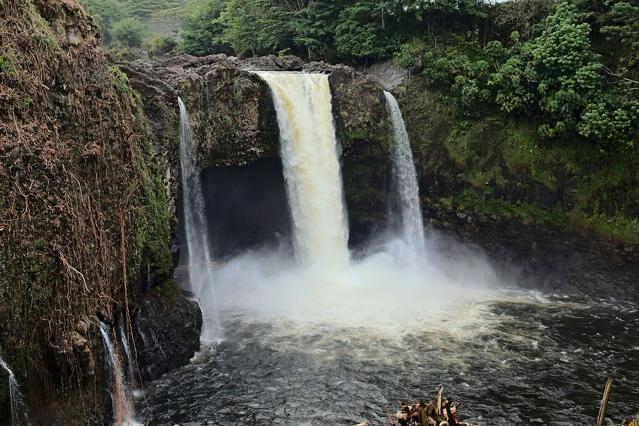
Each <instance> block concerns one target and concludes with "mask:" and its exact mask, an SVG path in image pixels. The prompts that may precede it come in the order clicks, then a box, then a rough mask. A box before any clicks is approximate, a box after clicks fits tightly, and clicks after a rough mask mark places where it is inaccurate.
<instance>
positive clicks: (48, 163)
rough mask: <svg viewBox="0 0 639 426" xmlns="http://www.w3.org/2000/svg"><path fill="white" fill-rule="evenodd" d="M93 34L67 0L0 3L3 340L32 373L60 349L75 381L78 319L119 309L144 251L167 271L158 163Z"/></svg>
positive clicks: (65, 376)
mask: <svg viewBox="0 0 639 426" xmlns="http://www.w3.org/2000/svg"><path fill="white" fill-rule="evenodd" d="M96 33H97V30H96V28H95V27H93V26H92V25H91V24H90V23H89V20H88V19H87V16H86V15H85V14H84V12H83V11H82V9H81V8H80V7H79V6H78V5H77V4H76V3H75V2H74V1H69V0H65V1H58V2H54V1H50V0H42V1H40V0H34V1H31V0H28V1H26V0H5V1H3V2H2V3H0V42H1V44H2V46H3V51H4V52H3V55H4V56H3V58H5V57H6V58H10V59H9V60H10V63H11V70H12V72H10V73H7V72H4V70H6V69H7V68H6V67H4V66H3V72H2V74H0V193H2V197H0V323H1V324H2V327H0V342H1V343H2V346H3V348H5V351H6V352H7V356H8V357H9V359H10V360H11V363H12V366H14V367H15V368H16V369H17V370H18V371H19V372H20V373H21V375H23V377H25V376H26V380H27V382H28V383H29V384H32V385H34V386H40V384H41V383H45V384H48V383H51V380H52V377H51V376H49V373H48V371H50V369H51V368H52V367H51V366H52V365H54V364H55V363H56V362H57V361H59V359H58V358H59V357H63V358H64V357H66V359H67V360H68V361H70V364H69V365H68V366H67V367H65V366H59V368H60V372H61V375H62V376H61V377H59V378H58V379H59V380H61V381H62V383H58V385H59V386H61V387H64V386H71V387H73V386H75V384H77V383H79V382H78V381H76V380H77V377H76V378H73V377H72V375H71V372H73V371H75V370H74V368H75V363H74V362H73V351H72V349H73V346H72V338H71V335H72V333H73V331H74V327H75V326H76V324H77V323H78V320H80V319H81V318H95V316H96V315H100V316H103V317H106V318H109V317H111V315H112V310H114V309H117V310H125V308H126V305H127V300H128V298H127V290H128V291H129V292H131V291H132V287H133V286H134V284H135V283H136V282H137V279H138V274H139V271H140V266H141V264H143V263H145V264H146V263H147V262H148V263H149V264H150V265H152V269H153V272H154V273H156V275H157V276H159V277H161V279H164V280H168V279H170V272H171V271H170V269H171V266H172V265H171V264H170V259H171V257H170V253H169V247H168V244H169V227H170V225H169V224H170V222H169V213H168V211H167V204H168V203H167V202H166V193H165V188H164V184H163V181H162V173H161V170H159V168H158V166H157V165H154V164H153V161H152V155H153V154H152V153H151V148H150V145H149V140H150V136H149V134H148V129H147V128H146V122H145V119H144V117H143V116H142V115H141V114H140V113H139V110H140V107H139V100H138V99H137V98H136V97H135V96H134V94H133V92H132V90H131V89H130V87H129V85H128V82H127V80H126V76H124V75H123V74H122V73H120V72H118V70H114V69H111V68H110V67H109V66H108V65H107V62H106V59H105V57H104V55H103V53H102V51H101V49H100V47H99V42H98V40H97V39H96V37H95V34H96ZM167 263H168V264H167ZM159 269H164V270H159ZM129 296H130V294H129ZM56 359H57V361H56ZM52 363H53V364H52ZM34 388H35V387H34ZM47 389H49V387H47ZM32 396H33V395H32ZM35 397H36V398H43V399H46V398H47V397H48V395H46V393H43V394H42V395H36V396H35Z"/></svg>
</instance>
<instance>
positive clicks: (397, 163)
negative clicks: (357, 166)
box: [384, 91, 425, 261]
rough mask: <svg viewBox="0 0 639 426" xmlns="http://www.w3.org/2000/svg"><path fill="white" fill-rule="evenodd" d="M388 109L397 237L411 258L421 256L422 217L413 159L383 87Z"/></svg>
mask: <svg viewBox="0 0 639 426" xmlns="http://www.w3.org/2000/svg"><path fill="white" fill-rule="evenodd" d="M384 96H385V97H386V102H387V104H388V110H389V112H390V114H391V118H392V121H393V131H394V134H395V145H394V148H393V184H394V187H395V189H396V190H397V192H398V194H399V201H400V214H401V230H400V237H401V238H402V240H403V241H404V242H405V243H406V244H407V245H408V247H409V249H410V250H411V252H412V255H414V259H413V260H414V261H417V260H419V259H423V257H424V253H425V248H424V219H423V217H422V210H421V205H420V202H419V185H418V183H417V173H416V171H415V163H414V162H413V152H412V151H411V148H410V140H409V138H408V132H407V131H406V125H405V123H404V119H403V118H402V112H401V110H400V108H399V104H398V103H397V100H396V99H395V97H394V96H393V94H392V93H390V92H386V91H384Z"/></svg>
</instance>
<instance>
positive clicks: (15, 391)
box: [0, 351, 28, 426]
mask: <svg viewBox="0 0 639 426" xmlns="http://www.w3.org/2000/svg"><path fill="white" fill-rule="evenodd" d="M0 367H2V369H3V370H5V371H6V372H7V375H8V376H9V402H10V404H11V424H13V425H14V426H16V425H19V424H21V423H22V420H23V419H26V418H27V417H28V415H27V412H26V406H25V404H24V398H23V397H22V393H21V392H20V386H19V385H18V381H17V380H16V376H15V374H13V371H12V370H11V368H10V367H9V364H7V363H6V362H5V360H4V359H2V352H1V351H0Z"/></svg>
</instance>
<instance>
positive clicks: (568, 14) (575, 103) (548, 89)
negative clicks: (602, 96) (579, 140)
mask: <svg viewBox="0 0 639 426" xmlns="http://www.w3.org/2000/svg"><path fill="white" fill-rule="evenodd" d="M589 33H590V26H589V25H588V24H587V23H579V21H578V14H577V10H576V8H575V7H574V6H573V5H570V4H569V3H560V4H559V5H558V6H557V9H556V11H555V13H554V14H553V15H551V16H549V17H548V19H547V21H546V29H545V30H544V32H543V33H542V34H541V36H539V37H537V38H536V39H534V40H533V41H532V48H531V51H530V53H531V61H532V64H533V66H534V67H535V69H536V72H537V78H538V84H537V91H538V93H539V96H540V98H539V108H540V110H541V113H542V114H543V118H544V121H545V122H544V124H542V125H541V126H540V127H539V132H540V134H541V135H542V136H544V137H548V138H554V137H558V136H564V135H569V134H571V133H572V132H574V131H575V130H576V127H577V123H578V122H579V120H580V116H581V113H582V111H583V110H584V109H585V108H586V106H587V105H588V104H589V103H590V102H593V101H594V100H595V97H596V95H597V92H598V89H599V88H600V87H601V83H602V76H601V63H600V62H599V60H598V56H597V55H596V54H595V53H594V52H593V51H592V49H591V47H590V39H589V38H588V34H589Z"/></svg>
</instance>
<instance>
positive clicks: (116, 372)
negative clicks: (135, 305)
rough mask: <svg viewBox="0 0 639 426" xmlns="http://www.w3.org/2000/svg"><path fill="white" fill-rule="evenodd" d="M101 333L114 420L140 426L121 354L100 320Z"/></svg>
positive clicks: (116, 422) (131, 425)
mask: <svg viewBox="0 0 639 426" xmlns="http://www.w3.org/2000/svg"><path fill="white" fill-rule="evenodd" d="M100 334H101V335H102V342H103V343H104V346H105V349H106V352H107V366H108V370H109V375H110V380H111V405H112V407H113V421H114V424H115V425H117V426H138V425H140V423H138V422H137V421H136V420H135V410H134V408H133V401H132V400H131V397H130V394H129V391H128V389H127V387H126V383H125V380H124V371H123V370H122V364H121V363H120V355H118V353H117V352H116V350H115V348H114V347H113V342H112V340H111V336H110V330H109V329H108V327H107V326H106V324H104V323H102V322H100Z"/></svg>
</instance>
